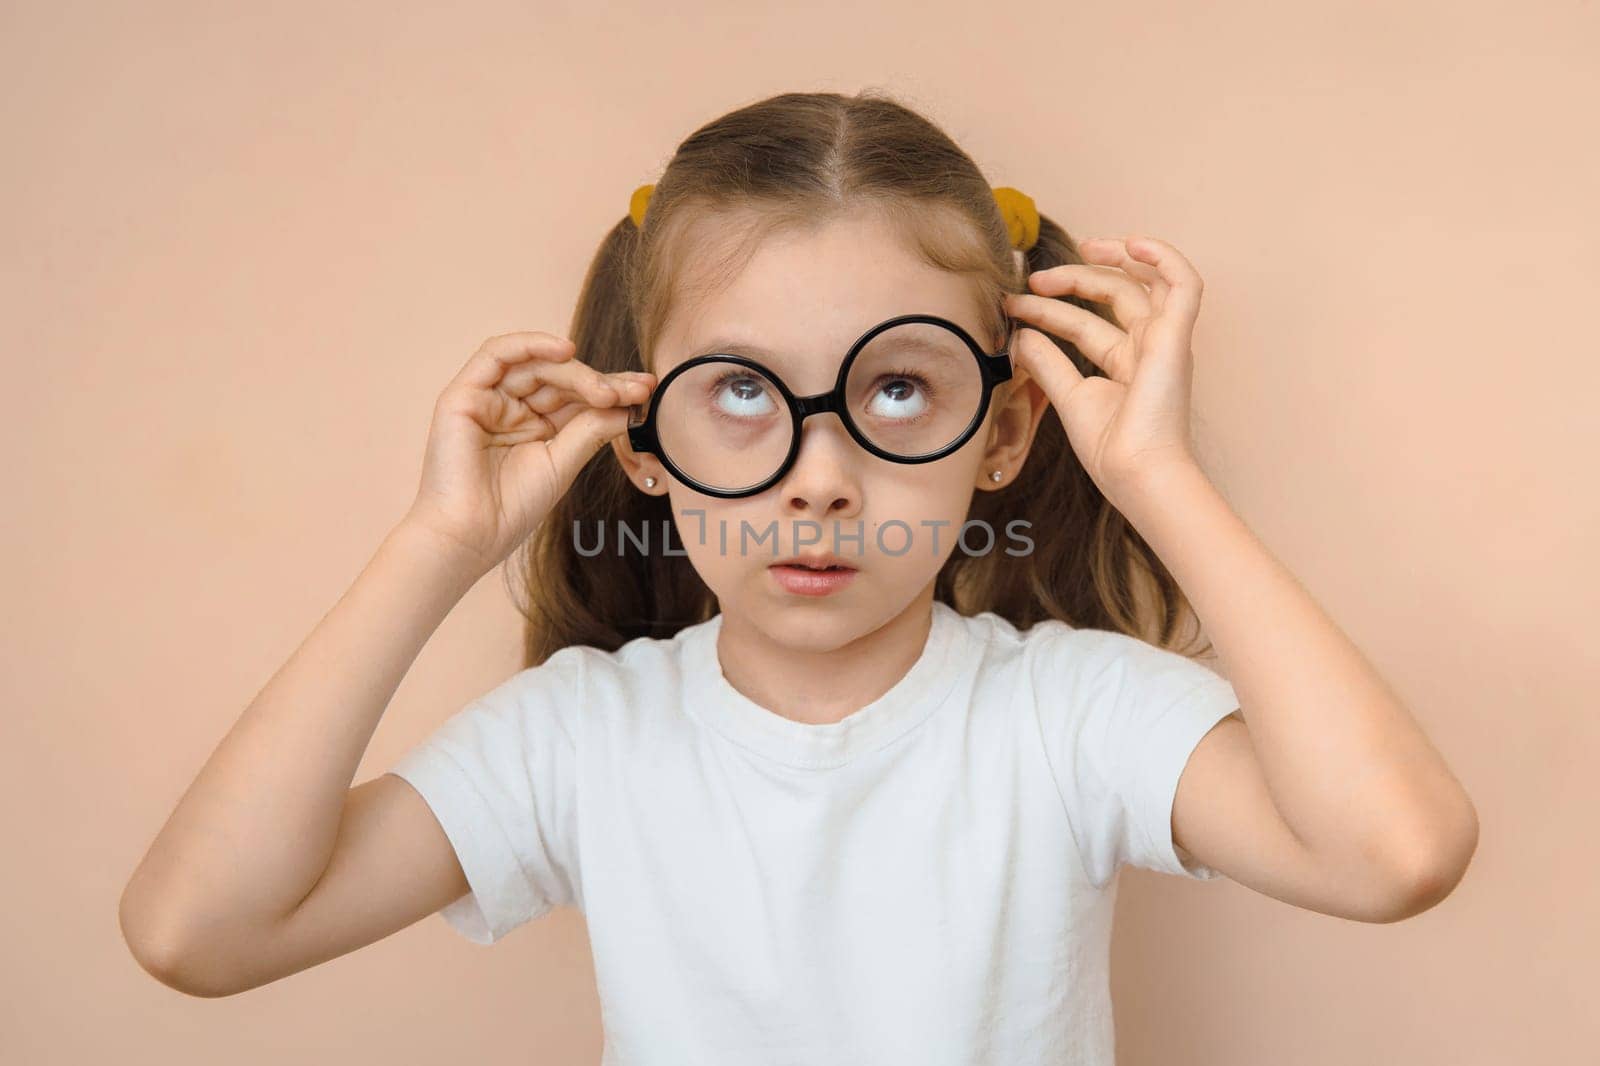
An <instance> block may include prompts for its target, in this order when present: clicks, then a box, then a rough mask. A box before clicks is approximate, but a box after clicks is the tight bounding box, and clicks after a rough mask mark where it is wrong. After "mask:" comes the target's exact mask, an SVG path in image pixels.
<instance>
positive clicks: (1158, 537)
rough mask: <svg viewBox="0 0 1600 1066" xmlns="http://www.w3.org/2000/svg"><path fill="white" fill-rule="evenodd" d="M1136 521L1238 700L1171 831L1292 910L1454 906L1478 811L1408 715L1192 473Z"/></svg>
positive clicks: (1151, 499) (1147, 496)
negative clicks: (1189, 606)
mask: <svg viewBox="0 0 1600 1066" xmlns="http://www.w3.org/2000/svg"><path fill="white" fill-rule="evenodd" d="M1121 506H1122V507H1123V508H1126V510H1124V513H1125V514H1127V515H1128V517H1129V519H1130V520H1131V521H1132V522H1133V523H1134V525H1135V526H1136V527H1137V528H1138V529H1139V531H1140V533H1141V534H1143V535H1144V537H1145V539H1146V540H1147V541H1148V542H1149V543H1150V545H1151V547H1152V548H1153V549H1154V550H1155V552H1156V554H1157V555H1159V556H1160V557H1161V560H1162V562H1164V563H1165V564H1166V565H1167V567H1168V569H1170V570H1171V571H1172V573H1173V576H1174V577H1175V578H1176V579H1177V581H1178V583H1179V585H1181V586H1182V588H1183V590H1184V592H1185V594H1186V595H1187V596H1188V597H1189V599H1190V602H1191V603H1193V605H1194V608H1195V612H1196V614H1197V615H1198V616H1199V618H1200V620H1201V622H1202V624H1203V625H1204V627H1205V631H1206V634H1207V636H1208V637H1209V638H1210V639H1211V641H1212V643H1213V644H1214V645H1215V646H1216V648H1217V653H1218V657H1219V658H1220V660H1221V662H1222V663H1223V665H1224V666H1225V667H1226V669H1227V670H1228V679H1229V681H1230V682H1231V683H1232V684H1233V686H1234V688H1235V690H1236V691H1237V692H1238V694H1239V702H1240V705H1241V706H1240V710H1239V715H1240V716H1241V717H1238V718H1232V717H1230V718H1228V719H1224V720H1223V721H1222V722H1220V723H1218V724H1217V726H1216V727H1215V728H1213V729H1212V730H1211V731H1210V732H1209V733H1208V734H1207V735H1206V737H1205V738H1204V739H1203V740H1202V741H1201V742H1200V744H1199V745H1198V746H1197V747H1196V749H1195V751H1194V753H1193V755H1192V756H1191V757H1190V760H1189V763H1188V765H1187V767H1186V768H1185V770H1184V772H1183V775H1182V777H1181V778H1180V779H1179V784H1178V792H1177V796H1176V799H1175V801H1174V804H1173V815H1172V818H1173V834H1174V838H1175V839H1177V840H1178V841H1180V842H1181V845H1182V846H1183V847H1184V848H1185V849H1186V850H1187V851H1189V852H1190V853H1191V854H1193V855H1194V856H1195V857H1196V858H1198V859H1200V860H1201V861H1202V862H1204V863H1206V864H1207V865H1210V866H1214V867H1216V868H1217V869H1219V870H1222V871H1223V872H1225V873H1227V874H1228V875H1229V876H1230V877H1232V878H1233V879H1234V880H1236V881H1238V882H1240V883H1241V884H1245V885H1249V886H1250V887H1252V888H1256V889H1257V890H1259V891H1263V892H1266V893H1268V894H1270V895H1273V896H1275V897H1277V898H1279V899H1283V900H1285V901H1286V902H1290V903H1294V904H1296V905H1298V906H1303V907H1309V908H1311V909H1313V910H1318V911H1322V912H1324V913H1329V914H1338V915H1342V916H1344V917H1349V918H1355V919H1358V920H1362V921H1395V920H1398V919H1401V918H1406V917H1410V916H1411V915H1414V914H1416V913H1418V912H1420V911H1422V910H1425V909H1427V908H1428V907H1431V906H1433V905H1434V904H1435V903H1437V902H1438V901H1439V900H1441V899H1443V898H1444V897H1445V896H1446V895H1447V894H1448V893H1449V892H1450V890H1451V889H1452V888H1453V887H1454V886H1455V885H1456V883H1457V882H1458V881H1459V880H1460V879H1461V877H1462V875H1463V873H1464V872H1465V870H1466V867H1467V863H1468V862H1469V860H1470V859H1471V857H1472V853H1473V850H1474V849H1475V848H1476V846H1477V837H1478V824H1477V816H1476V812H1475V811H1474V809H1473V806H1472V802H1471V800H1470V799H1469V798H1468V796H1467V794H1466V792H1465V791H1464V790H1463V789H1462V787H1461V784H1460V783H1459V782H1458V781H1457V780H1456V778H1455V777H1454V776H1453V775H1452V774H1451V772H1450V769H1449V767H1448V766H1447V765H1446V764H1445V762H1444V759H1443V758H1442V757H1441V756H1440V755H1439V753H1438V752H1437V751H1436V750H1435V749H1434V747H1433V746H1432V745H1431V744H1430V743H1429V742H1428V739H1427V737H1426V736H1425V735H1424V733H1423V731H1422V729H1421V728H1420V727H1419V726H1418V725H1417V723H1416V721H1415V720H1414V719H1413V718H1412V716H1411V714H1410V713H1409V712H1408V711H1407V709H1406V708H1405V706H1404V705H1403V704H1401V703H1400V701H1399V700H1398V699H1396V697H1395V695H1394V693H1393V692H1392V691H1391V690H1390V689H1389V687H1388V685H1386V684H1385V683H1384V680H1383V678H1382V677H1380V676H1379V675H1378V674H1377V672H1376V671H1374V670H1373V668H1372V667H1371V665H1370V664H1368V663H1367V661H1366V659H1365V658H1364V657H1363V656H1362V655H1361V653H1360V651H1359V650H1358V649H1357V648H1356V647H1355V646H1354V645H1353V644H1352V643H1351V642H1350V640H1349V638H1347V637H1346V636H1345V635H1344V633H1343V632H1342V631H1341V630H1340V629H1339V628H1338V626H1337V625H1336V624H1335V623H1334V622H1333V621H1332V620H1331V619H1330V618H1329V617H1328V616H1327V614H1326V613H1324V612H1323V611H1322V609H1321V608H1320V607H1319V606H1318V605H1317V603H1316V602H1315V601H1314V600H1313V599H1312V598H1311V596H1310V595H1309V594H1307V592H1306V591H1305V589H1304V588H1303V587H1302V586H1301V585H1300V584H1299V582H1298V581H1296V580H1295V578H1294V575H1293V574H1291V573H1289V571H1287V570H1286V569H1285V568H1284V567H1283V566H1282V565H1281V564H1280V563H1278V561H1277V560H1276V559H1274V558H1273V557H1272V555H1271V554H1270V553H1269V552H1268V551H1267V549H1266V548H1265V547H1264V546H1263V545H1262V544H1261V542H1260V541H1259V540H1258V539H1257V538H1256V537H1255V535H1254V534H1253V533H1252V532H1251V531H1250V529H1249V527H1248V526H1246V525H1245V524H1244V522H1243V521H1242V520H1241V519H1240V518H1239V517H1238V515H1237V514H1235V513H1234V511H1233V510H1232V508H1231V507H1229V506H1228V504H1227V502H1226V500H1225V499H1224V498H1223V497H1222V495H1221V493H1219V492H1218V491H1217V490H1216V488H1215V486H1213V485H1212V483H1211V482H1210V480H1209V479H1208V478H1207V477H1206V476H1205V474H1204V472H1203V471H1201V470H1200V469H1199V468H1198V467H1195V466H1184V465H1175V466H1173V467H1169V468H1164V469H1162V470H1160V471H1159V472H1157V473H1155V474H1153V476H1151V477H1149V478H1148V479H1146V480H1144V481H1143V482H1139V483H1138V487H1137V488H1132V489H1130V490H1129V492H1128V493H1127V494H1126V495H1125V496H1124V497H1123V499H1122V503H1121Z"/></svg>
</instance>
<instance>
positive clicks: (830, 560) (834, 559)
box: [772, 553, 856, 570]
mask: <svg viewBox="0 0 1600 1066" xmlns="http://www.w3.org/2000/svg"><path fill="white" fill-rule="evenodd" d="M772 565H773V566H813V567H817V568H819V569H820V568H821V567H824V566H842V567H845V568H846V569H849V570H854V569H856V567H855V565H854V564H852V563H850V562H847V561H846V560H844V559H841V558H839V556H837V555H833V554H831V553H830V554H824V555H791V556H789V557H788V558H787V559H779V560H778V561H777V562H775V563H773V564H772Z"/></svg>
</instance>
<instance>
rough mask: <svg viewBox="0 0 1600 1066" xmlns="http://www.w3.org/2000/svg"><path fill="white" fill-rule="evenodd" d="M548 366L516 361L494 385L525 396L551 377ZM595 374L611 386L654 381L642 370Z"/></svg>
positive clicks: (576, 361) (505, 390)
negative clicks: (516, 363)
mask: <svg viewBox="0 0 1600 1066" xmlns="http://www.w3.org/2000/svg"><path fill="white" fill-rule="evenodd" d="M570 362H573V363H576V365H579V367H584V365H586V363H582V362H581V360H578V359H573V360H570ZM549 367H550V363H546V362H538V360H530V362H526V363H518V365H515V367H510V368H509V370H507V371H506V376H504V378H501V381H499V384H498V386H496V387H499V389H501V391H504V392H506V394H507V395H512V397H525V395H528V394H531V392H536V391H538V389H539V387H541V386H542V384H546V383H547V381H550V379H552V378H550V375H547V373H546V370H549ZM595 375H598V376H600V378H602V379H603V381H608V383H611V384H613V386H622V384H626V383H634V381H638V383H643V384H646V386H651V384H654V381H656V379H654V376H653V375H646V373H643V371H637V370H621V371H614V373H602V371H598V370H595Z"/></svg>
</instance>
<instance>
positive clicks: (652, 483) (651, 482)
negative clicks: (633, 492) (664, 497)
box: [644, 477, 656, 489]
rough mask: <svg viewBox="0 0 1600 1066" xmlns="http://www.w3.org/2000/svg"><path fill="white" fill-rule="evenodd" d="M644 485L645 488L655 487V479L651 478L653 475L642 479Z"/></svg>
mask: <svg viewBox="0 0 1600 1066" xmlns="http://www.w3.org/2000/svg"><path fill="white" fill-rule="evenodd" d="M644 487H645V488H647V489H653V488H655V487H656V479H655V478H653V477H647V478H645V479H644Z"/></svg>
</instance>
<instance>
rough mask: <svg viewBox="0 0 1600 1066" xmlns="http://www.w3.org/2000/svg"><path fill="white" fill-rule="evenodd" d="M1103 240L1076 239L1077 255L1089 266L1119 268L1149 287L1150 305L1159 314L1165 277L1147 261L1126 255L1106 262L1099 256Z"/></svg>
mask: <svg viewBox="0 0 1600 1066" xmlns="http://www.w3.org/2000/svg"><path fill="white" fill-rule="evenodd" d="M1105 241H1106V238H1104V237H1085V238H1083V239H1082V240H1080V241H1078V244H1077V248H1078V255H1079V257H1080V258H1081V259H1083V261H1084V262H1085V263H1086V264H1088V265H1090V266H1094V267H1097V268H1098V269H1100V270H1110V271H1118V270H1120V271H1122V272H1123V273H1126V274H1129V275H1131V276H1132V277H1133V278H1135V279H1136V280H1138V281H1139V283H1140V284H1142V285H1146V286H1148V287H1149V289H1150V304H1151V307H1152V308H1153V310H1154V311H1155V312H1156V313H1157V314H1159V313H1160V311H1161V304H1162V302H1163V301H1164V300H1165V299H1166V297H1167V287H1168V286H1167V281H1166V279H1165V278H1163V277H1162V276H1161V271H1159V270H1157V269H1156V268H1155V267H1153V266H1151V265H1150V264H1149V263H1141V262H1139V261H1138V260H1137V259H1132V258H1128V257H1126V256H1124V257H1123V259H1122V260H1121V261H1117V262H1114V263H1109V264H1108V263H1107V262H1106V261H1105V260H1103V259H1100V258H1099V257H1100V256H1101V255H1102V249H1103V248H1104V246H1105ZM1085 247H1088V248H1089V249H1090V251H1088V252H1085V251H1084V249H1085Z"/></svg>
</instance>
